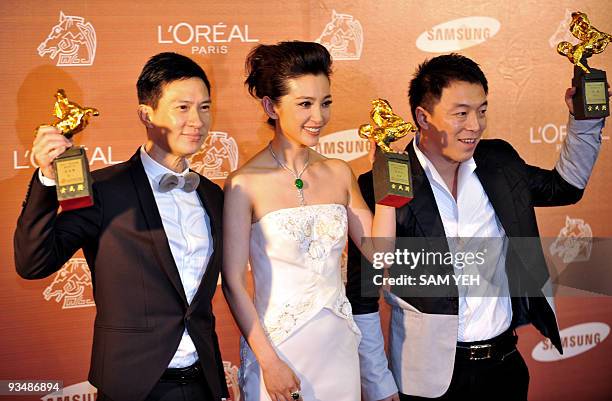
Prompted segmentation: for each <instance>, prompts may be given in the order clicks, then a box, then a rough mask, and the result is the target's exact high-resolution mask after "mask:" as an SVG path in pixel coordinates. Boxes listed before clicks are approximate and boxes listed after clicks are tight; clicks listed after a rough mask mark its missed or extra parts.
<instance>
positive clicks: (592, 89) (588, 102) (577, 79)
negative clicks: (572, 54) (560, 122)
mask: <svg viewBox="0 0 612 401" xmlns="http://www.w3.org/2000/svg"><path fill="white" fill-rule="evenodd" d="M590 71H591V72H590V73H588V74H587V73H585V72H584V71H583V70H582V68H580V67H577V66H574V78H573V79H572V85H573V86H574V87H575V88H576V94H575V95H574V97H573V99H572V102H573V106H574V118H575V119H576V120H589V119H595V118H604V117H608V116H609V115H610V102H609V99H608V87H609V86H610V85H608V82H607V80H606V72H605V71H603V70H596V69H595V68H590Z"/></svg>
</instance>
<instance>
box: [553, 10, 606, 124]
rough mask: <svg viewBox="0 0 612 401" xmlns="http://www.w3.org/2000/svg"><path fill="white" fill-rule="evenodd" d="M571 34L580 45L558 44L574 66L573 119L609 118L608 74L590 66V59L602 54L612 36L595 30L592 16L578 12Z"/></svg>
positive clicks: (573, 16)
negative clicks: (590, 17)
mask: <svg viewBox="0 0 612 401" xmlns="http://www.w3.org/2000/svg"><path fill="white" fill-rule="evenodd" d="M570 32H571V33H572V35H573V36H574V37H575V38H576V39H578V40H580V43H578V44H575V45H573V44H571V43H569V42H561V43H559V44H558V45H557V52H558V53H559V54H560V55H562V56H565V57H567V58H568V59H569V61H570V62H572V64H574V78H573V79H572V86H574V87H575V88H576V94H575V95H574V98H573V105H574V117H575V118H576V119H577V120H586V119H591V118H603V117H607V116H609V115H610V103H609V100H608V88H609V87H610V86H609V85H608V82H607V79H606V72H605V71H603V70H597V69H595V68H591V67H589V65H588V63H587V59H588V58H589V57H591V56H592V55H593V54H599V53H602V52H603V51H604V50H605V49H606V46H608V43H610V40H612V35H610V34H608V33H605V32H602V31H600V30H598V29H596V28H595V27H593V26H592V25H591V22H590V21H589V17H587V15H586V14H585V13H582V12H579V11H578V12H574V13H572V21H571V22H570Z"/></svg>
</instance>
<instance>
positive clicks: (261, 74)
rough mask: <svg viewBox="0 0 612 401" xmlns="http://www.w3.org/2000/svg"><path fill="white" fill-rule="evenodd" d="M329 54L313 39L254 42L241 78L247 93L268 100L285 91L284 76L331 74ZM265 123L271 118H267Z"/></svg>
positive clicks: (279, 95)
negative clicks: (305, 40)
mask: <svg viewBox="0 0 612 401" xmlns="http://www.w3.org/2000/svg"><path fill="white" fill-rule="evenodd" d="M331 65H332V60H331V56H330V55H329V52H328V51H327V49H326V48H325V47H324V46H322V45H320V44H318V43H314V42H300V41H297V40H296V41H291V42H279V43H278V44H276V45H258V46H256V47H254V48H253V49H252V50H251V52H250V53H249V55H248V56H247V59H246V63H245V68H246V72H247V79H246V80H245V81H244V83H245V85H247V87H248V88H249V93H250V94H251V96H253V97H255V98H257V99H263V98H264V96H268V97H269V98H270V99H271V100H272V102H274V103H276V102H278V100H279V99H280V98H281V97H282V96H284V95H286V94H287V93H288V92H289V88H288V87H287V80H289V79H292V78H297V77H300V76H302V75H310V74H312V75H319V74H323V75H325V76H326V77H327V78H329V76H330V75H331ZM268 124H270V125H272V126H274V124H275V121H274V120H273V119H271V118H268Z"/></svg>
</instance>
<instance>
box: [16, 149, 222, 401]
mask: <svg viewBox="0 0 612 401" xmlns="http://www.w3.org/2000/svg"><path fill="white" fill-rule="evenodd" d="M37 174H38V171H37V172H36V173H35V174H34V177H33V178H32V181H31V182H30V186H29V188H28V193H27V196H26V200H25V202H24V203H23V210H22V212H21V215H20V217H19V220H18V223H17V229H16V231H15V238H14V242H15V266H16V268H17V272H18V273H19V275H20V276H21V277H23V278H26V279H38V278H43V277H47V276H49V275H50V274H53V273H54V272H56V271H57V270H58V269H60V268H61V267H62V265H63V264H64V263H65V262H66V261H67V260H68V259H69V258H70V257H71V256H72V255H73V254H74V253H75V252H76V251H77V250H78V249H79V248H82V249H83V253H84V254H85V258H86V260H87V264H88V265H89V268H90V270H91V275H92V282H93V292H94V298H95V302H96V310H97V314H96V319H95V327H94V337H93V349H92V356H91V368H90V372H89V380H90V382H91V383H92V384H93V385H94V386H96V387H97V388H98V389H99V390H100V391H101V392H102V393H104V394H106V395H107V396H109V397H111V398H112V399H113V400H115V401H124V400H125V401H137V400H142V399H144V398H145V397H146V396H147V395H148V393H149V392H150V391H151V389H152V388H153V386H154V385H155V383H156V382H157V381H158V380H159V378H160V377H161V375H162V373H163V372H164V370H165V369H166V368H167V367H168V364H169V362H170V360H171V359H172V357H173V356H174V353H175V352H176V349H177V347H178V344H179V342H180V340H181V336H182V333H183V331H184V329H185V327H186V328H187V330H188V332H189V335H190V337H191V339H192V340H193V342H194V344H195V346H196V349H197V352H198V355H199V358H200V363H201V365H202V368H203V371H204V377H205V379H206V382H207V384H208V387H209V388H210V391H211V393H212V394H213V399H215V400H218V399H220V398H221V397H226V396H227V393H228V392H227V386H226V384H225V374H224V370H223V361H222V359H221V355H220V352H219V345H218V341H217V336H216V334H215V317H214V315H213V312H212V304H211V299H212V297H213V295H214V293H215V290H216V288H217V279H218V277H219V270H220V268H221V261H222V256H221V255H222V248H223V246H222V245H223V244H222V231H221V230H222V221H221V219H222V208H223V192H222V191H221V189H220V188H219V187H218V186H217V185H215V184H214V183H212V182H211V181H209V180H207V179H206V178H204V177H201V180H200V185H199V186H198V188H197V193H198V196H199V198H200V200H201V201H202V204H203V205H204V207H205V209H206V212H207V214H208V216H209V218H210V223H211V232H212V237H213V238H212V239H213V244H214V252H213V254H212V256H211V258H210V261H209V263H208V266H207V268H206V273H205V275H204V277H203V278H202V282H201V285H200V287H199V289H198V292H197V293H196V295H195V297H194V299H193V301H192V302H191V304H188V303H187V299H186V296H185V292H184V290H183V286H182V283H181V280H180V277H179V273H178V269H177V267H176V264H175V262H174V259H173V257H172V254H171V251H170V246H169V244H168V239H167V237H166V234H165V232H164V227H163V225H162V220H161V216H160V214H159V211H158V209H157V206H156V203H155V198H154V197H153V192H152V190H151V186H150V185H149V182H148V179H147V176H146V173H145V171H144V167H143V166H142V162H141V160H140V151H137V152H136V154H135V155H134V156H133V157H132V158H131V159H130V160H128V161H127V162H124V163H121V164H117V165H115V166H111V167H107V168H104V169H101V170H97V171H94V172H93V173H92V176H93V179H94V184H93V193H94V199H95V201H94V206H92V207H89V208H85V209H79V210H73V211H67V212H62V213H60V214H57V209H58V202H57V197H56V194H55V187H45V186H43V185H42V184H41V183H40V180H39V179H38V177H37ZM202 223H203V222H202Z"/></svg>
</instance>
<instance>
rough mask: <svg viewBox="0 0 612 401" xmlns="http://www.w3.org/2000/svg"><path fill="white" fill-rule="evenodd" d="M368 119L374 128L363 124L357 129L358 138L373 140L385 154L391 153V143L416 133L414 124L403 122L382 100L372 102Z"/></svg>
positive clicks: (387, 103) (386, 102)
mask: <svg viewBox="0 0 612 401" xmlns="http://www.w3.org/2000/svg"><path fill="white" fill-rule="evenodd" d="M370 118H371V119H372V121H374V123H375V124H376V126H375V127H373V126H372V125H370V124H363V125H362V126H361V127H359V136H360V137H362V138H364V139H370V138H373V139H374V140H375V141H376V144H377V145H378V147H379V148H380V149H381V150H382V151H383V152H386V153H390V152H393V149H391V148H390V147H389V144H390V143H391V142H395V141H397V140H398V139H400V138H402V137H404V136H406V135H407V134H408V133H409V132H416V131H417V129H416V127H415V125H414V124H412V123H411V122H406V121H404V119H402V118H401V117H400V116H398V115H397V114H395V113H394V112H393V109H392V108H391V105H390V104H389V102H388V101H386V100H384V99H374V100H372V111H370Z"/></svg>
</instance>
